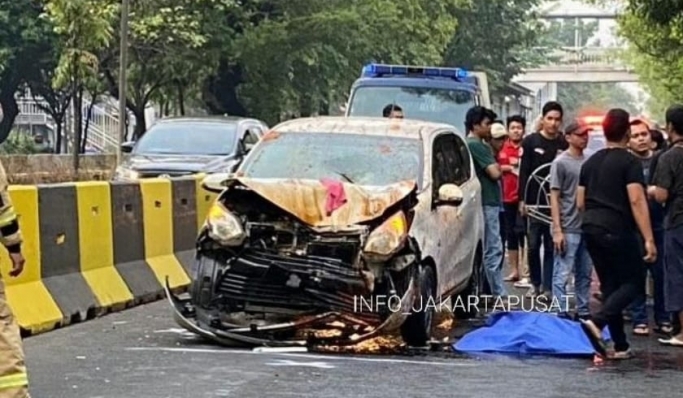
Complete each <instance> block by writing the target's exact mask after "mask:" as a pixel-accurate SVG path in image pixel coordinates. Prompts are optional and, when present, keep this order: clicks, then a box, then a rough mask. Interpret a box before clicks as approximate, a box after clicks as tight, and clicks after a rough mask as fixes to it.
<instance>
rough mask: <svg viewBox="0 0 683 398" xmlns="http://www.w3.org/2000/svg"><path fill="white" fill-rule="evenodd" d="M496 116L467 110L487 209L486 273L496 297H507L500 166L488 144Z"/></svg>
mask: <svg viewBox="0 0 683 398" xmlns="http://www.w3.org/2000/svg"><path fill="white" fill-rule="evenodd" d="M494 120H496V114H495V113H494V112H493V111H492V110H490V109H487V108H484V107H482V106H474V107H472V108H470V110H468V111H467V115H466V116H465V128H466V129H467V132H468V136H467V146H468V148H469V150H470V153H471V154H472V158H473V160H474V168H475V169H476V173H477V178H478V179H479V183H480V184H481V198H482V205H483V206H484V272H485V274H486V279H487V281H488V284H489V287H490V289H491V294H492V295H493V296H499V297H500V296H507V292H506V290H505V286H504V285H503V269H502V261H503V242H502V241H501V238H500V218H499V217H500V202H501V195H500V185H499V184H498V180H500V177H501V171H500V166H499V165H498V163H497V162H496V159H495V158H494V157H493V150H492V148H491V147H490V146H489V145H488V144H486V141H488V140H489V139H490V138H491V123H492V122H493V121H494Z"/></svg>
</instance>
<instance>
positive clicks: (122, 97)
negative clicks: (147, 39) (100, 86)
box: [116, 0, 129, 166]
mask: <svg viewBox="0 0 683 398" xmlns="http://www.w3.org/2000/svg"><path fill="white" fill-rule="evenodd" d="M128 2H129V0H122V1H121V29H120V30H121V43H120V45H119V47H120V50H119V51H120V54H119V134H118V136H119V139H118V140H116V141H117V145H116V166H118V165H120V164H121V145H122V144H123V140H124V139H125V136H126V120H127V119H128V118H127V117H126V115H127V114H128V112H126V84H127V81H126V80H127V79H126V71H127V66H128V6H129V5H128Z"/></svg>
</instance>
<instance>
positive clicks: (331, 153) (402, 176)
mask: <svg viewBox="0 0 683 398" xmlns="http://www.w3.org/2000/svg"><path fill="white" fill-rule="evenodd" d="M240 169H241V171H242V172H243V173H244V175H245V176H246V177H251V178H297V179H312V180H320V179H323V178H334V179H337V180H342V181H347V182H353V183H354V184H359V185H368V186H381V185H388V184H392V183H395V182H399V181H404V180H417V182H418V184H420V180H421V178H420V177H421V173H422V171H421V170H422V142H421V141H420V140H417V139H408V138H399V137H387V136H374V135H358V134H330V133H310V134H309V133H289V134H288V133H280V134H279V136H278V137H277V138H275V139H272V140H268V141H262V142H261V143H260V144H259V145H258V146H257V147H256V148H254V150H253V152H252V153H251V155H250V156H249V157H248V158H247V159H246V160H245V162H244V164H243V165H242V167H241V168H240Z"/></svg>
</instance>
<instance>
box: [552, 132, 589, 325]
mask: <svg viewBox="0 0 683 398" xmlns="http://www.w3.org/2000/svg"><path fill="white" fill-rule="evenodd" d="M589 130H590V128H589V127H588V126H584V125H581V124H579V123H577V122H574V123H572V124H570V125H569V126H568V127H567V129H566V130H565V139H566V140H567V142H568V143H569V149H567V150H566V151H564V152H562V153H561V154H560V155H559V156H558V157H557V158H555V160H554V161H553V163H552V166H551V167H550V208H551V214H552V219H553V242H554V243H555V264H554V266H553V296H554V297H555V298H556V300H557V303H559V304H560V305H561V306H565V305H566V304H567V303H568V300H567V297H568V296H567V284H568V283H569V279H570V276H571V273H572V270H573V271H574V284H575V292H576V294H575V296H576V317H577V319H588V318H589V317H590V309H589V308H588V300H589V297H590V287H591V274H592V272H593V266H592V263H591V259H590V255H589V254H588V249H587V248H586V242H585V240H584V239H583V235H582V231H581V215H580V214H579V209H578V208H577V207H576V191H577V189H578V186H579V175H580V174H581V165H582V164H583V162H584V161H585V160H586V155H584V150H585V149H586V147H587V146H588V131H589ZM560 311H561V312H560V316H564V317H569V308H566V307H565V308H560Z"/></svg>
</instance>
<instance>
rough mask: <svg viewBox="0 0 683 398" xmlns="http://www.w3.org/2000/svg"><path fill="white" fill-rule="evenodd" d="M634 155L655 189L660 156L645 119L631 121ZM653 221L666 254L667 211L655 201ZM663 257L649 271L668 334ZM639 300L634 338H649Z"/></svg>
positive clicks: (660, 323)
mask: <svg viewBox="0 0 683 398" xmlns="http://www.w3.org/2000/svg"><path fill="white" fill-rule="evenodd" d="M628 145H629V149H630V150H631V153H632V154H634V155H635V156H636V158H638V159H639V160H640V163H641V165H642V166H643V176H644V178H645V183H646V184H648V185H652V181H653V174H654V163H653V159H655V156H658V154H657V152H655V151H654V150H653V149H652V148H653V147H654V145H653V140H652V135H651V130H650V126H649V125H648V124H647V122H645V121H644V120H642V119H634V120H632V121H631V133H630V141H629V144H628ZM649 208H650V221H651V223H652V233H653V234H654V237H655V245H656V246H657V252H659V253H663V251H664V216H665V212H664V207H663V206H662V205H661V204H659V203H657V201H655V200H654V199H650V200H649ZM663 257H664V256H661V255H660V256H658V257H657V261H655V262H654V263H652V264H649V267H648V270H649V271H650V275H652V280H653V281H654V318H655V324H656V325H657V329H656V330H657V331H659V332H661V333H664V334H668V333H671V315H670V314H669V313H668V312H666V311H665V310H664V258H663ZM644 293H645V292H643V294H641V295H640V296H638V297H637V298H636V299H635V301H634V302H633V303H632V304H631V306H630V308H629V309H630V310H631V316H632V318H633V334H635V335H639V336H647V335H648V334H650V330H649V327H648V316H647V306H646V304H645V301H646V296H645V294H644Z"/></svg>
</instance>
